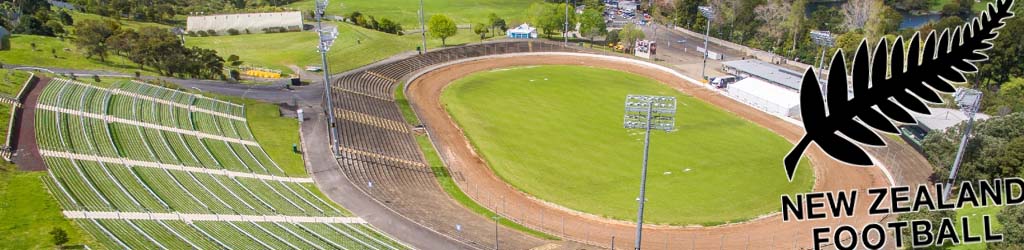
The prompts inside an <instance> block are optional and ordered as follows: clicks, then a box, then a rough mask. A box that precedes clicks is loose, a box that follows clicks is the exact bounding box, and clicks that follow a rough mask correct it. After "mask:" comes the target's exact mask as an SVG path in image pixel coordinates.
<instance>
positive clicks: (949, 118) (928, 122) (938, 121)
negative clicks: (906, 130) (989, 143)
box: [913, 108, 990, 130]
mask: <svg viewBox="0 0 1024 250" xmlns="http://www.w3.org/2000/svg"><path fill="white" fill-rule="evenodd" d="M931 111H932V114H931V115H922V114H917V113H913V114H914V118H917V124H918V125H920V126H921V127H924V128H926V129H928V130H946V129H947V128H949V127H952V126H956V125H957V124H960V123H961V122H964V121H967V116H966V115H964V112H961V111H960V110H956V109H947V108H932V109H931ZM974 118H976V119H978V120H986V119H988V118H990V117H989V116H988V115H986V114H982V113H978V114H976V115H975V116H974Z"/></svg>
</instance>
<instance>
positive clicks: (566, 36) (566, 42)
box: [421, 0, 569, 46]
mask: <svg viewBox="0 0 1024 250" xmlns="http://www.w3.org/2000/svg"><path fill="white" fill-rule="evenodd" d="M421 1H422V0H421ZM562 38H563V41H562V46H569V0H565V33H562Z"/></svg>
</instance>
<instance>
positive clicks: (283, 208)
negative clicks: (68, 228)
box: [35, 79, 407, 249]
mask: <svg viewBox="0 0 1024 250" xmlns="http://www.w3.org/2000/svg"><path fill="white" fill-rule="evenodd" d="M114 86H115V88H114V89H104V88H100V87H95V86H91V85H87V84H84V83H79V82H73V81H70V80H66V79H54V80H53V81H52V82H51V83H50V84H49V85H48V86H47V87H46V88H45V89H44V90H43V93H42V94H41V96H40V99H39V104H40V106H39V107H38V108H37V112H36V118H35V119H36V124H37V128H36V134H37V138H38V143H39V147H40V149H41V150H42V151H43V152H42V154H43V158H44V161H45V162H46V164H47V165H48V166H49V171H50V175H49V176H48V178H46V179H45V182H46V184H47V187H48V188H49V190H50V191H51V193H53V194H54V196H55V197H57V199H58V201H59V203H60V204H61V206H62V207H63V208H64V210H65V212H66V213H68V212H72V213H75V212H79V211H86V213H84V214H85V216H87V217H74V218H73V219H74V220H75V221H77V222H78V224H80V225H82V227H83V228H85V229H86V230H87V231H89V232H90V233H91V234H93V235H94V236H96V238H98V239H99V241H100V242H101V243H102V244H104V245H106V246H107V247H109V248H132V249H159V248H167V249H187V248H231V249H249V248H274V249H278V248H301V249H311V248H339V247H340V246H344V247H346V248H348V249H405V248H407V247H405V246H403V245H401V244H399V243H397V242H394V241H391V240H390V239H387V237H386V236H383V235H380V234H378V233H376V232H375V231H374V230H373V229H369V228H367V227H365V226H364V225H362V224H340V223H332V224H328V223H327V222H325V223H302V224H292V223H281V222H264V221H252V220H251V219H244V220H224V221H217V220H215V221H209V220H202V221H193V220H184V219H177V218H173V219H167V218H164V219H155V218H156V217H153V216H161V214H162V215H164V216H166V215H168V214H169V215H178V216H181V215H196V216H213V217H215V218H221V217H222V216H223V217H224V218H272V217H275V216H300V217H307V218H325V219H326V218H338V217H344V216H351V215H350V213H349V212H348V211H345V210H344V209H342V208H340V207H337V206H336V205H333V204H330V203H329V202H327V201H325V200H324V199H323V198H321V197H320V196H319V195H317V194H316V192H317V191H314V190H315V187H314V186H313V185H311V183H304V182H303V181H302V180H303V178H290V177H289V176H287V175H286V174H285V173H284V172H283V171H282V170H281V168H280V167H279V166H277V164H276V163H275V162H274V161H273V160H272V159H270V157H269V156H268V155H267V154H266V152H265V151H264V150H263V149H262V147H260V146H259V144H258V143H256V141H255V138H254V137H253V135H252V133H251V131H249V127H248V125H247V124H246V122H245V121H244V120H239V119H236V118H231V116H238V117H241V116H242V115H244V108H243V107H241V106H238V105H235V104H230V103H227V102H222V101H217V100H213V99H209V98H206V97H197V96H193V95H192V94H188V93H185V92H181V91H176V90H170V89H166V88H162V87H157V86H150V85H146V84H141V83H136V82H130V81H123V82H119V83H117V84H115V85H114ZM158 100H169V101H158ZM186 101H187V102H186ZM187 107H192V108H191V110H190V108H187ZM199 110H202V111H199ZM218 112H219V113H222V114H218ZM289 178H290V179H289ZM305 180H307V181H305V182H308V179H305ZM89 212H92V213H89ZM105 212H117V213H105ZM125 213H129V214H133V213H137V214H141V216H142V217H138V218H136V217H131V216H132V215H124V214H125ZM103 214H116V215H117V216H116V217H102V215H103ZM88 216H94V217H88ZM95 216H100V217H95ZM120 216H126V217H120ZM135 216H139V215H135ZM231 216H257V217H231ZM317 220H322V219H317ZM360 230H361V231H360Z"/></svg>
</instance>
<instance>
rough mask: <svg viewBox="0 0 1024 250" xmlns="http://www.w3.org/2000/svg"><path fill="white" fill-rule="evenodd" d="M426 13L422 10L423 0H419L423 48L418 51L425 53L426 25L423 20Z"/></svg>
mask: <svg viewBox="0 0 1024 250" xmlns="http://www.w3.org/2000/svg"><path fill="white" fill-rule="evenodd" d="M426 15H427V13H426V12H424V11H423V0H420V36H422V37H423V49H422V50H420V51H421V52H420V53H424V54H426V53H427V26H426V24H425V23H424V21H423V18H424V16H426Z"/></svg>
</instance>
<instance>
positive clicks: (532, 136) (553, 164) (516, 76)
mask: <svg viewBox="0 0 1024 250" xmlns="http://www.w3.org/2000/svg"><path fill="white" fill-rule="evenodd" d="M627 94H656V95H672V96H676V97H677V98H679V115H678V118H677V122H676V124H677V129H678V131H675V132H672V133H665V132H655V133H654V134H653V135H652V139H651V143H652V147H651V154H650V157H651V161H650V165H649V168H650V170H649V177H648V184H647V191H648V192H647V198H648V201H649V202H648V203H647V209H646V218H647V219H648V221H650V222H653V223H658V224H674V225H693V224H701V225H717V224H722V223H728V222H737V221H743V220H747V219H751V218H754V217H757V216H760V215H764V214H767V213H771V212H774V211H777V210H778V203H777V199H778V197H779V195H780V194H783V193H788V194H792V193H797V192H804V191H808V190H810V189H811V187H812V185H813V174H812V172H811V171H812V170H811V168H810V167H809V166H808V165H806V164H804V165H802V166H801V167H800V168H799V170H798V173H797V175H796V177H795V180H794V182H793V183H788V182H787V181H786V178H785V173H784V171H782V169H781V168H779V167H778V166H779V161H781V159H782V157H783V156H784V155H785V154H786V153H787V151H788V150H789V148H790V147H791V144H790V143H788V142H787V141H786V140H784V139H783V138H781V137H779V136H778V135H775V134H773V133H771V132H770V131H768V130H767V129H764V128H762V127H759V126H757V125H756V124H753V123H751V122H749V121H747V120H744V119H741V118H739V117H737V116H735V115H732V114H730V113H728V112H725V111H723V110H721V109H718V108H716V107H714V106H711V105H709V104H707V103H704V102H702V101H700V100H697V99H695V98H693V97H690V96H686V95H684V94H682V93H680V92H678V91H675V90H673V89H671V88H669V87H667V86H665V85H662V84H659V83H657V82H655V81H654V80H651V79H648V78H644V77H641V76H637V75H633V74H628V73H623V72H617V71H609V70H605V69H597V68H589V67H580V66H540V67H521V68H510V69H500V70H495V71H490V72H481V73H476V74H473V75H470V76H468V77H466V78H463V79H460V80H458V81H456V82H455V83H453V84H452V85H451V86H449V88H448V89H447V90H445V92H444V93H443V94H442V100H443V101H444V103H445V105H446V109H447V110H448V111H449V112H450V114H451V115H452V116H453V117H454V118H455V120H456V121H457V122H458V124H459V125H460V127H461V128H462V129H464V131H465V133H466V134H467V136H468V137H469V139H470V141H471V143H472V144H473V145H474V146H475V147H476V148H477V150H478V152H480V153H481V154H482V155H483V156H484V158H485V159H486V160H487V162H488V164H489V165H490V167H491V168H492V169H494V171H495V172H496V173H497V174H498V175H499V176H500V177H501V178H503V179H504V180H505V181H507V182H509V183H511V184H512V185H513V186H515V187H516V188H519V189H521V190H523V191H525V192H527V193H530V194H532V195H535V196H537V197H539V198H541V199H544V200H547V201H551V202H554V203H557V204H560V205H563V206H566V207H569V208H572V209H575V210H579V211H584V212H588V213H593V214H598V215H602V216H606V217H609V218H614V219H619V220H634V219H635V218H634V216H635V211H636V202H635V199H636V195H637V193H638V191H639V190H638V189H639V187H638V184H639V182H640V176H639V175H640V174H639V173H640V162H641V158H642V150H643V133H642V132H640V131H627V130H625V129H623V128H622V125H621V124H622V114H623V111H622V109H623V104H622V102H623V100H624V99H625V96H626V95H627ZM803 162H807V161H806V160H805V161H803ZM755 183H756V185H755ZM708 211H716V212H713V213H709V212H708Z"/></svg>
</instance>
